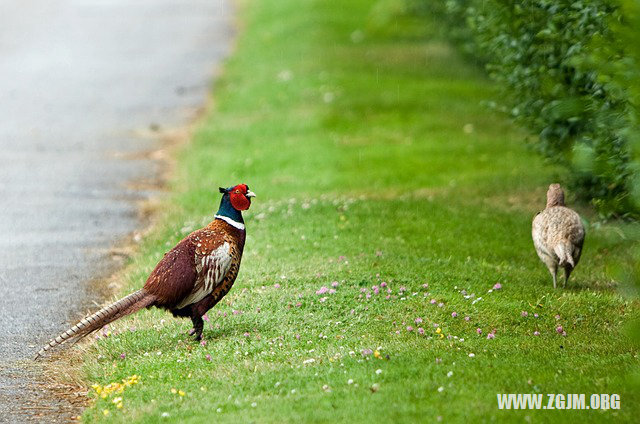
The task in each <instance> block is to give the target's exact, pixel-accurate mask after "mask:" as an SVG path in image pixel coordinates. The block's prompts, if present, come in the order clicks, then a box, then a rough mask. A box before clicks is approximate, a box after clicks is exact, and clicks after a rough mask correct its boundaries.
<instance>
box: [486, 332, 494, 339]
mask: <svg viewBox="0 0 640 424" xmlns="http://www.w3.org/2000/svg"><path fill="white" fill-rule="evenodd" d="M495 336H496V335H495V334H493V333H489V334H487V339H489V340H491V339H493V338H494V337H495Z"/></svg>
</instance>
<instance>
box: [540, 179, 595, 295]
mask: <svg viewBox="0 0 640 424" xmlns="http://www.w3.org/2000/svg"><path fill="white" fill-rule="evenodd" d="M531 235H532V238H533V244H534V246H535V248H536V252H537V253H538V257H540V260H541V261H542V262H544V264H545V265H546V266H547V268H548V269H549V273H551V276H552V277H553V288H554V289H555V288H556V282H557V277H556V275H557V272H558V267H559V266H560V267H562V268H563V269H564V276H565V279H564V285H565V286H566V284H567V281H569V276H570V275H571V272H572V271H573V269H574V268H575V267H576V265H578V261H579V260H580V254H581V253H582V245H583V243H584V236H585V231H584V226H583V225H582V220H581V219H580V215H578V214H577V213H576V212H575V211H573V210H571V209H569V208H567V207H566V206H565V204H564V192H563V191H562V188H561V187H560V185H559V184H551V185H550V186H549V190H548V191H547V207H546V208H545V209H544V210H543V211H541V212H539V213H538V214H537V215H536V216H535V217H534V218H533V224H532V228H531Z"/></svg>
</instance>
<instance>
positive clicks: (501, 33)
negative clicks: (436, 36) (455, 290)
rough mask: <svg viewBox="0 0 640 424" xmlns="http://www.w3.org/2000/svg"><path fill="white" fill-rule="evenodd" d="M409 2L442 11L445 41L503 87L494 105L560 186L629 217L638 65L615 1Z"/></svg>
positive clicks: (633, 211)
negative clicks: (550, 166)
mask: <svg viewBox="0 0 640 424" xmlns="http://www.w3.org/2000/svg"><path fill="white" fill-rule="evenodd" d="M621 1H622V0H621ZM627 1H636V0H627ZM434 2H435V3H434ZM410 4H412V5H413V7H418V6H419V5H422V6H423V8H424V9H423V10H430V11H432V12H439V11H441V10H443V11H444V13H445V14H446V18H447V22H448V28H447V30H448V33H449V35H450V36H451V37H452V38H453V39H454V40H455V41H457V42H458V43H460V44H461V45H462V46H463V48H464V49H465V51H467V52H468V53H471V54H473V55H474V56H475V57H477V58H478V59H479V60H481V61H482V62H483V63H485V64H486V68H487V70H488V72H489V74H490V75H491V77H492V78H494V79H495V80H496V81H498V82H499V84H500V85H501V87H502V88H503V89H504V96H503V97H502V98H501V100H500V103H498V104H495V106H496V107H498V108H500V109H501V110H504V111H506V112H507V113H509V114H510V115H511V116H512V117H513V118H514V119H515V120H516V121H517V122H518V123H520V124H521V125H522V126H524V127H525V128H527V129H529V130H530V131H531V133H532V134H534V135H535V137H532V140H531V143H532V145H533V147H534V148H535V149H536V150H537V151H539V152H540V153H541V154H542V155H543V156H544V157H546V158H547V159H549V160H551V161H554V162H555V163H558V164H560V165H561V166H562V167H563V169H565V170H566V174H565V175H563V176H562V178H563V179H564V182H565V183H568V184H569V185H570V186H571V188H572V190H573V192H575V193H577V194H578V196H579V197H581V198H583V199H586V200H589V201H591V202H592V203H593V204H594V205H595V206H596V208H597V210H598V211H599V212H600V213H601V215H603V216H605V217H611V216H636V217H637V212H638V205H637V202H635V201H634V198H633V196H632V195H631V193H632V192H633V190H634V189H633V186H634V178H635V176H637V166H636V164H634V161H633V154H632V148H631V143H630V140H631V138H632V133H633V132H634V131H636V129H637V128H635V119H634V116H635V115H634V113H635V112H636V109H635V107H634V105H633V102H632V100H631V94H630V92H629V91H630V90H629V87H628V86H627V84H628V83H629V80H628V75H629V72H630V71H631V70H632V69H635V70H636V71H637V69H638V63H637V61H636V60H634V57H633V55H629V54H628V52H627V49H628V48H630V44H629V40H628V37H627V35H628V32H625V31H627V30H628V26H627V24H626V21H625V16H624V10H625V9H624V8H623V7H622V4H621V3H620V2H619V1H617V0H589V1H586V0H585V1H571V0H520V1H518V2H514V1H507V0H448V1H446V2H445V3H444V4H445V6H444V7H442V6H440V5H441V4H442V2H439V1H438V0H422V1H419V0H410ZM429 5H431V6H429ZM625 34H627V35H625ZM638 42H639V43H640V40H638ZM636 75H637V73H636Z"/></svg>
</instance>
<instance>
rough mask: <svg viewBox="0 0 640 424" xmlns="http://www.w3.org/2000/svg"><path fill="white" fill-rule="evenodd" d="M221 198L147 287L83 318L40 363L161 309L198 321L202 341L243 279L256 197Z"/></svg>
mask: <svg viewBox="0 0 640 424" xmlns="http://www.w3.org/2000/svg"><path fill="white" fill-rule="evenodd" d="M220 193H222V194H223V195H222V200H221V202H220V209H218V213H217V214H216V215H215V218H214V220H213V221H212V222H211V223H210V224H209V225H207V226H206V227H204V228H201V229H199V230H197V231H194V232H193V233H191V234H189V235H188V236H187V237H185V238H184V239H183V240H182V241H181V242H180V243H178V244H177V245H176V247H174V248H173V249H171V250H170V251H169V252H168V253H166V254H165V255H164V257H163V258H162V259H161V260H160V262H159V263H158V265H156V267H155V269H154V270H153V271H152V272H151V274H150V275H149V278H148V279H147V282H146V283H145V285H144V287H143V288H142V289H140V290H138V291H137V292H135V293H132V294H130V295H129V296H126V297H124V298H122V299H120V300H118V301H117V302H115V303H113V304H111V305H109V306H107V307H105V308H103V309H101V310H99V311H98V312H96V313H95V314H93V315H90V316H88V317H86V318H83V319H82V320H81V321H80V322H79V323H78V324H76V325H74V326H73V327H71V328H70V329H69V330H67V331H65V332H64V333H62V334H60V335H59V336H58V337H56V338H55V339H53V340H51V341H50V342H49V344H47V345H46V346H45V347H43V348H42V349H41V350H40V351H39V352H38V354H37V355H36V359H37V358H38V357H40V356H41V355H42V354H44V353H45V352H46V351H47V350H49V349H50V348H52V347H53V346H56V345H59V344H61V343H64V342H65V341H67V340H69V339H76V340H79V339H81V338H82V337H85V336H86V335H88V334H90V333H92V332H94V331H96V330H98V329H100V328H102V327H103V326H105V325H107V324H109V323H110V322H113V321H115V320H117V319H119V318H122V317H124V316H127V315H129V314H132V313H134V312H137V311H139V310H140V309H142V308H149V307H151V306H156V307H158V308H163V309H167V310H169V311H171V313H172V314H173V315H174V316H176V317H188V318H191V321H192V322H193V329H192V330H191V332H190V334H195V336H196V340H200V339H201V338H202V329H203V326H204V322H203V321H202V316H203V315H204V314H205V313H206V312H207V311H208V310H209V309H211V308H212V307H213V306H215V304H216V303H218V302H219V301H220V299H222V298H223V297H224V296H225V295H226V294H227V293H228V292H229V290H230V289H231V286H232V285H233V282H234V281H235V279H236V277H237V275H238V269H239V268H240V260H241V259H242V250H243V248H244V241H245V236H246V232H245V227H244V220H243V219H242V212H241V211H243V210H247V209H249V206H251V198H252V197H255V194H254V193H253V192H251V191H250V190H249V187H248V186H247V185H246V184H239V185H236V186H234V187H230V188H226V189H225V188H222V187H221V188H220Z"/></svg>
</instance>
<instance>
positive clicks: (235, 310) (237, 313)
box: [231, 309, 242, 315]
mask: <svg viewBox="0 0 640 424" xmlns="http://www.w3.org/2000/svg"><path fill="white" fill-rule="evenodd" d="M231 312H233V315H240V314H241V313H242V311H238V310H237V309H234V310H233V311H231Z"/></svg>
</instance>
